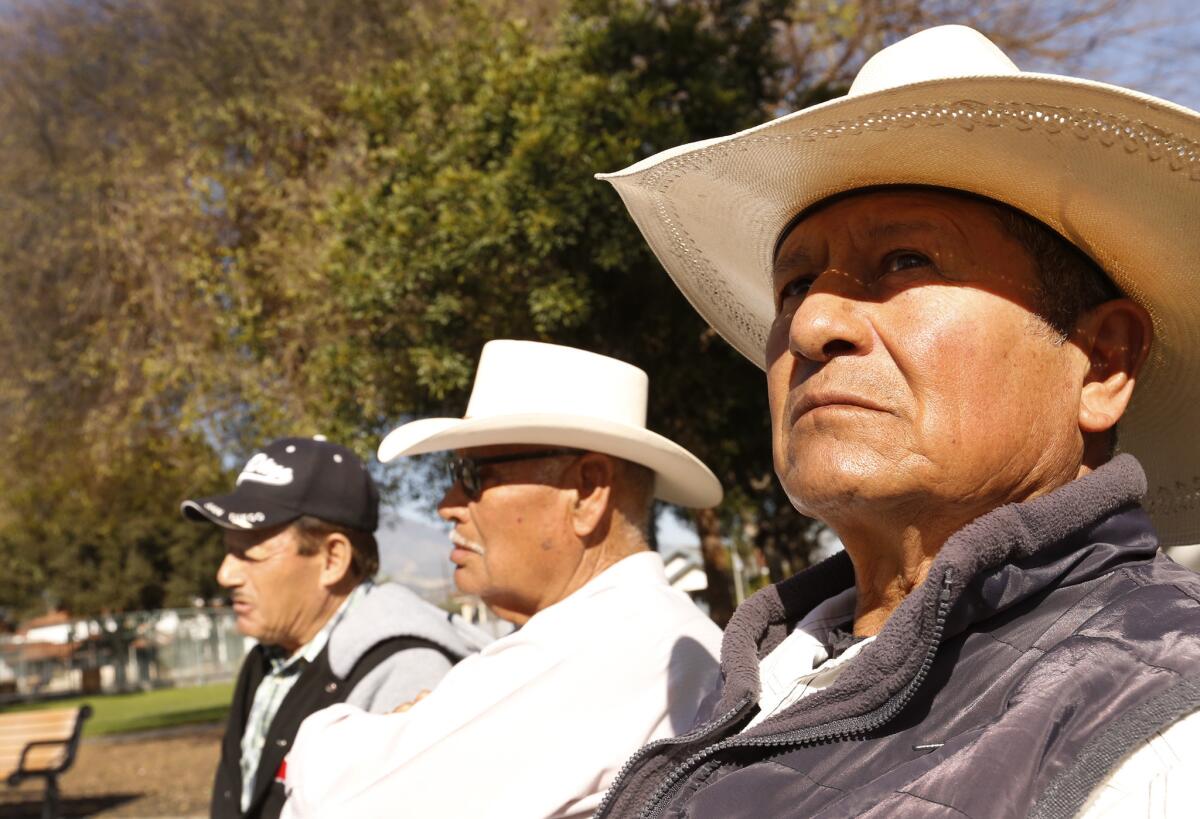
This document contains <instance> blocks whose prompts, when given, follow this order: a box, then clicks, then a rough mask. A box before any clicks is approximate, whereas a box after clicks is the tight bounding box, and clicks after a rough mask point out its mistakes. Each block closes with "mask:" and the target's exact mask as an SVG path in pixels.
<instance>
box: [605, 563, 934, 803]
mask: <svg viewBox="0 0 1200 819" xmlns="http://www.w3.org/2000/svg"><path fill="white" fill-rule="evenodd" d="M950 575H951V570H950V569H947V570H946V571H945V573H944V574H943V575H942V582H941V584H940V585H941V590H940V592H939V594H938V606H937V617H936V618H935V620H934V624H933V631H932V633H931V634H930V637H929V641H928V643H927V645H926V648H925V656H924V657H923V658H922V660H921V665H920V667H919V668H918V669H917V673H916V674H914V675H913V678H912V679H911V680H909V681H908V683H907V684H906V685H905V686H904V688H903V689H901V690H900V691H899V693H897V694H896V695H895V696H894V697H892V698H891V699H890V700H888V701H887V702H885V703H884V704H883V705H881V706H880V707H879V708H877V709H876V710H875V711H873V712H871V713H868V714H862V715H861V716H857V717H847V718H846V719H843V720H839V721H838V722H836V723H832V724H830V725H823V726H822V725H818V726H814V727H812V728H808V729H804V730H800V731H793V732H791V733H788V734H780V735H778V736H773V737H751V738H745V739H743V738H740V737H737V736H734V737H730V738H729V739H726V740H723V741H721V742H718V743H717V744H715V745H712V746H709V747H708V748H705V749H704V750H702V751H699V752H697V753H695V754H693V755H692V756H691V757H689V758H688V759H686V760H684V762H683V763H681V764H680V765H679V766H678V767H677V768H676V769H675V770H673V771H672V772H671V774H670V775H669V776H668V777H667V778H666V779H665V780H664V781H663V783H662V784H661V785H660V786H659V788H658V790H657V791H655V793H654V795H653V796H652V797H651V798H650V802H649V804H648V805H646V807H645V809H643V810H642V812H641V813H639V814H638V819H660V818H661V817H662V814H663V812H664V811H665V810H666V809H667V806H668V804H669V802H670V800H671V798H672V797H673V796H674V795H675V794H676V793H677V792H678V791H679V789H680V788H681V787H682V786H683V784H684V783H685V782H686V781H687V776H688V774H690V773H691V772H692V770H693V769H695V768H696V767H697V766H698V765H699V764H701V763H703V762H704V761H705V760H707V759H709V758H710V757H712V756H715V755H716V754H717V753H719V752H721V751H724V750H727V749H729V748H769V747H778V746H786V745H794V746H796V747H803V746H805V745H813V744H816V743H820V742H831V741H832V742H840V741H842V740H846V739H852V738H854V737H861V736H865V735H866V734H868V733H870V732H871V731H874V730H876V729H878V728H880V727H882V726H884V725H886V724H887V723H888V722H890V721H891V720H892V719H894V718H895V717H896V715H897V714H899V713H900V711H901V710H903V709H904V706H906V705H908V703H909V701H910V700H911V699H912V698H913V696H914V695H915V694H916V693H917V689H918V688H920V686H921V683H923V682H924V681H925V678H926V677H927V676H929V670H930V669H931V668H932V667H933V661H934V659H935V658H936V657H937V652H938V648H940V647H941V642H942V632H943V631H944V630H945V628H946V617H947V616H948V615H949V612H950V581H951V577H950ZM650 748H651V746H647V747H646V748H644V749H643V750H649V749H650ZM639 756H641V755H640V754H639ZM632 761H633V760H631V762H632ZM627 767H628V766H627ZM624 772H625V771H624V769H622V773H624ZM618 781H619V777H618V779H617V780H614V782H613V787H612V788H610V789H609V792H608V794H607V795H606V796H605V802H606V803H607V802H609V801H610V799H611V798H612V796H613V793H614V790H615V788H616V785H617V782H618ZM600 816H601V814H600V813H597V814H596V818H597V819H599V817H600Z"/></svg>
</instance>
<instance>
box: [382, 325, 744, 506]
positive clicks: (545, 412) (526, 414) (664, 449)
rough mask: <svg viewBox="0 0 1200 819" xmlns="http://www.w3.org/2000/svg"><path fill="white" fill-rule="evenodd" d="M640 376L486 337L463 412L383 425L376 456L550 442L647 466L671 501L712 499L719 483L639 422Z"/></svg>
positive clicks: (605, 361) (610, 361)
mask: <svg viewBox="0 0 1200 819" xmlns="http://www.w3.org/2000/svg"><path fill="white" fill-rule="evenodd" d="M649 387H650V379H649V378H647V376H646V373H645V372H644V371H642V370H640V369H638V368H637V367H635V366H633V365H632V364H626V363H625V362H624V361H618V360H617V359H615V358H609V357H608V356H603V355H597V354H596V353H589V352H586V351H585V350H577V349H575V348H573V347H561V346H559V345H557V344H542V343H540V342H536V341H507V340H500V341H489V342H488V343H487V344H485V345H483V352H482V353H481V354H480V356H479V369H478V370H477V371H476V373H475V385H474V386H473V387H472V389H471V398H470V401H468V403H467V414H466V416H465V417H463V418H424V419H421V420H419V421H412V422H410V423H407V424H405V425H403V426H401V427H398V428H397V429H394V430H392V432H391V433H389V434H388V436H387V437H386V438H384V439H383V443H381V444H380V445H379V460H381V461H383V462H384V463H387V462H388V461H390V460H393V459H395V458H398V457H400V456H402V455H420V454H421V453H424V452H439V451H441V450H446V449H465V448H467V447H477V446H488V445H491V444H553V445H556V446H565V447H574V448H577V449H583V450H587V451H589V452H603V453H605V454H608V455H615V456H616V457H618V458H623V459H625V460H627V461H633V462H634V463H638V464H641V465H642V466H645V467H648V468H650V469H652V470H654V473H655V482H654V494H655V497H657V498H659V499H660V500H664V501H667V502H668V503H675V504H678V505H680V506H690V507H694V508H708V507H710V506H716V505H717V504H718V503H720V502H721V495H722V492H721V483H720V481H718V480H717V478H716V476H715V475H713V473H712V472H711V471H710V470H709V468H708V467H707V466H705V465H704V464H703V463H701V462H700V459H699V458H697V457H696V456H695V455H693V454H692V453H690V452H688V451H687V450H686V449H684V448H683V447H681V446H679V444H676V443H675V442H673V441H670V440H668V439H666V438H664V437H663V436H661V435H659V434H657V433H654V432H651V431H650V430H648V429H646V397H647V393H648V391H649Z"/></svg>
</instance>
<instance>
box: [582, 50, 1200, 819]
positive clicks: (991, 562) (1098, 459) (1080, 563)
mask: <svg viewBox="0 0 1200 819" xmlns="http://www.w3.org/2000/svg"><path fill="white" fill-rule="evenodd" d="M607 179H609V181H611V182H612V183H613V185H614V186H615V187H616V188H617V190H618V191H619V193H620V195H621V196H622V198H623V199H624V201H625V204H626V205H627V206H628V208H629V210H630V212H631V214H632V215H633V218H634V220H635V221H636V222H637V224H638V226H639V227H640V228H641V230H642V232H643V234H644V235H645V236H646V238H647V240H648V241H649V242H650V244H651V246H652V247H653V248H654V251H655V252H656V254H657V255H658V258H659V259H660V261H661V262H662V263H663V265H664V267H666V269H667V271H668V273H670V275H671V276H672V277H673V278H674V280H675V282H676V283H677V284H678V285H679V287H680V289H681V290H682V291H683V292H684V293H685V294H686V295H687V297H688V298H689V299H690V300H691V302H692V304H693V305H695V306H696V308H697V310H699V311H700V313H701V314H702V315H703V316H704V317H705V318H706V319H707V320H708V321H709V322H710V323H711V324H712V326H713V327H714V328H715V329H716V330H717V331H718V332H720V333H721V334H722V335H723V336H724V337H725V338H726V339H727V340H728V341H729V342H730V343H732V344H733V345H734V346H735V347H737V349H739V350H740V351H741V352H743V353H744V354H745V355H746V356H747V357H748V358H750V359H751V360H752V361H753V362H755V363H756V364H758V365H759V366H761V367H763V368H764V369H765V370H766V375H767V390H768V395H769V398H770V407H771V419H770V421H771V431H772V442H773V451H774V459H775V467H776V472H777V474H778V476H779V479H780V481H781V482H782V484H783V486H784V488H785V489H786V490H787V493H788V496H789V497H790V498H791V499H792V502H793V504H794V505H795V506H796V507H797V509H799V510H800V511H802V512H804V513H806V514H809V515H813V516H815V517H817V518H819V519H821V520H823V521H824V522H825V523H826V524H828V525H829V526H830V527H831V528H832V529H833V530H834V531H835V532H836V533H837V534H838V535H839V537H840V538H841V540H842V542H843V543H844V545H845V553H844V554H841V555H838V556H835V557H834V558H831V559H830V560H827V561H825V562H823V563H821V564H819V565H817V566H814V567H812V568H810V569H808V570H806V571H804V572H801V573H800V574H798V575H796V576H794V577H792V578H790V579H788V580H786V581H784V582H783V583H780V584H778V585H776V586H773V587H770V588H768V589H765V590H763V591H762V592H760V593H758V594H757V595H755V596H754V597H752V598H751V599H750V600H748V601H747V602H746V603H745V604H743V605H742V606H741V607H740V608H739V609H738V611H737V612H736V613H735V615H734V617H733V619H732V621H731V622H730V624H729V627H728V628H727V629H726V634H725V640H724V644H723V650H722V666H723V679H722V685H721V686H720V688H719V690H718V691H716V692H714V696H713V698H712V700H713V707H712V708H711V709H709V710H710V712H711V716H710V717H709V718H708V719H707V721H706V722H705V723H704V724H702V725H701V726H700V727H698V728H697V729H696V730H695V731H693V732H691V733H690V734H688V735H687V736H684V737H679V738H677V739H674V740H668V741H665V742H663V743H659V744H657V745H655V746H649V747H647V748H644V749H643V750H642V751H640V752H639V753H638V754H636V755H635V756H634V757H633V758H632V759H631V761H630V763H629V765H628V767H627V768H626V769H625V770H624V771H623V773H622V775H621V776H620V777H619V778H618V781H617V782H616V783H615V784H614V786H613V788H612V789H611V790H610V791H609V794H608V796H607V797H606V798H605V801H604V803H603V805H602V807H601V809H600V810H599V811H598V812H597V816H601V817H610V816H620V817H630V816H654V817H680V816H687V817H689V818H690V819H702V818H703V817H721V818H722V819H730V817H751V816H753V817H759V816H805V817H834V816H837V817H842V816H862V815H866V816H878V817H891V816H946V817H950V816H955V817H962V816H969V817H984V816H987V817H1001V816H1027V815H1033V816H1073V815H1079V814H1080V813H1081V812H1082V813H1083V814H1084V815H1086V816H1093V817H1094V816H1122V817H1128V816H1151V815H1153V816H1181V815H1189V816H1190V815H1194V811H1195V805H1196V803H1197V799H1198V798H1200V786H1198V785H1197V777H1196V776H1195V773H1194V771H1195V765H1196V763H1197V761H1198V760H1200V717H1197V716H1196V713H1197V709H1200V578H1198V576H1197V575H1195V574H1194V573H1192V572H1191V571H1189V570H1187V569H1185V568H1183V567H1181V566H1178V565H1177V564H1175V563H1173V562H1171V561H1170V560H1169V559H1168V558H1166V557H1164V556H1162V555H1160V554H1158V553H1157V547H1158V546H1159V545H1171V544H1176V543H1181V542H1190V541H1194V540H1196V539H1197V536H1198V535H1200V436H1197V435H1196V434H1195V431H1194V428H1195V420H1196V406H1197V401H1198V400H1200V347H1198V342H1200V318H1198V316H1200V288H1198V287H1197V286H1196V270H1197V269H1198V268H1200V230H1197V225H1198V224H1200V207H1198V205H1200V114H1197V113H1196V112H1193V111H1189V110H1187V109H1184V108H1180V107H1179V106H1175V105H1172V104H1171V103H1169V102H1165V101H1163V100H1158V99H1154V98H1152V97H1148V96H1145V95H1143V94H1139V93H1136V92H1133V91H1129V90H1126V89H1122V88H1116V87H1113V86H1108V85H1103V84H1100V83H1095V82H1088V81H1084V80H1076V79H1072V78H1067V77H1058V76H1050V75H1038V74H1029V73H1024V72H1021V71H1019V70H1018V69H1017V68H1016V66H1015V65H1013V64H1012V62H1011V61H1009V60H1008V58H1007V57H1005V55H1004V54H1003V53H1002V52H1001V51H1000V50H999V49H998V48H996V47H995V46H994V45H993V44H992V43H990V42H989V41H987V40H986V39H985V38H984V37H983V36H982V35H980V34H978V33H977V32H974V31H972V30H970V29H966V28H962V27H958V26H947V27H942V28H936V29H930V30H928V31H925V32H922V33H920V34H917V35H914V36H912V37H910V38H908V39H906V40H904V41H901V42H899V43H897V44H895V45H893V46H891V47H889V48H887V49H884V50H883V51H882V52H880V53H879V54H877V55H876V56H875V57H873V58H872V59H871V60H870V61H868V62H867V64H866V65H865V66H864V67H863V69H862V71H861V72H860V73H859V75H858V78H857V79H856V80H855V82H854V84H853V86H852V87H851V89H850V91H849V93H848V94H847V95H846V96H845V97H842V98H840V99H836V100H832V101H830V102H827V103H823V104H821V105H817V106H814V107H812V108H809V109H806V110H804V111H800V112H798V113H796V114H792V115H790V116H786V117H783V118H781V119H778V120H775V121H774V122H770V123H767V124H765V125H762V126H760V127H758V128H753V129H750V130H748V131H745V132H742V133H739V134H735V135H733V136H730V137H725V138H720V139H713V140H708V141H705V142H702V143H696V144H693V145H686V146H682V147H680V148H675V149H672V150H669V151H666V152H664V153H662V154H659V155H657V156H654V157H650V158H649V159H646V160H644V161H643V162H639V163H638V164H636V165H634V166H633V167H631V168H628V169H626V170H624V171H621V172H619V173H616V174H612V175H610V176H608V177H607ZM1118 429H1119V438H1118V435H1117V430H1118ZM1118 449H1119V450H1120V451H1121V453H1122V454H1119V455H1114V453H1115V452H1116V451H1117V450H1118ZM1152 520H1153V523H1151V521H1152ZM1156 530H1157V533H1156Z"/></svg>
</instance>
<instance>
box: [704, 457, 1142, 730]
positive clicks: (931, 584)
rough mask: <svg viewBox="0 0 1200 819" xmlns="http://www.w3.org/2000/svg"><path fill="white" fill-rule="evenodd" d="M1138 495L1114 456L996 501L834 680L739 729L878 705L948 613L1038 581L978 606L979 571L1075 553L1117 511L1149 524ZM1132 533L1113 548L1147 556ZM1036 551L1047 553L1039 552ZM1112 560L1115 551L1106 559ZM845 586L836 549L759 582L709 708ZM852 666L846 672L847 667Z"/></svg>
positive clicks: (735, 691)
mask: <svg viewBox="0 0 1200 819" xmlns="http://www.w3.org/2000/svg"><path fill="white" fill-rule="evenodd" d="M1145 492H1146V476H1145V473H1144V472H1143V471H1142V468H1141V465H1140V464H1139V463H1138V462H1137V460H1136V459H1135V458H1133V456H1131V455H1119V456H1117V457H1116V458H1114V459H1113V460H1111V461H1110V462H1108V463H1107V464H1105V465H1104V466H1102V467H1100V468H1099V469H1097V470H1096V471H1094V472H1092V473H1091V474H1089V475H1086V476H1084V477H1083V478H1080V479H1078V480H1076V481H1072V482H1071V483H1069V484H1067V485H1065V486H1063V487H1060V488H1059V489H1057V490H1055V491H1054V492H1051V493H1049V494H1047V495H1044V496H1042V497H1039V498H1035V499H1033V500H1030V501H1026V502H1024V503H1015V504H1008V505H1006V506H1002V507H1000V508H998V509H995V510H993V511H991V512H989V513H987V514H986V515H983V516H981V517H979V518H977V519H976V520H975V521H973V522H971V523H969V524H968V525H966V526H964V527H963V528H962V529H960V530H959V531H958V532H956V533H955V534H954V535H952V536H951V537H950V539H949V540H947V541H946V544H945V545H944V546H943V547H942V550H941V551H940V552H939V553H938V555H937V557H936V558H935V559H934V562H933V564H932V566H931V567H930V571H929V575H928V577H927V579H926V580H925V582H924V583H923V584H922V585H921V586H919V587H918V588H917V589H916V590H915V591H914V592H913V593H912V594H910V595H909V596H908V597H907V598H906V599H905V600H904V602H903V603H902V604H901V605H900V606H899V607H898V608H897V609H896V610H895V611H894V612H893V613H892V615H891V617H890V618H889V619H888V621H887V623H886V625H885V626H884V628H883V630H882V631H881V632H880V633H879V635H878V637H877V638H876V639H875V640H874V642H872V644H871V645H869V646H867V647H866V648H865V649H864V650H863V652H862V653H861V654H860V655H859V656H858V657H857V658H856V659H855V661H854V663H853V664H852V666H850V667H848V669H847V673H845V674H843V675H842V676H841V678H840V679H839V680H838V682H837V683H836V684H835V685H833V686H831V687H830V688H827V689H825V690H824V691H821V692H819V693H817V694H814V695H813V696H811V697H807V698H805V699H803V700H801V701H800V702H798V703H796V704H795V705H793V706H792V707H791V708H788V709H787V710H785V711H784V712H782V713H781V714H779V715H777V716H775V717H772V718H771V719H768V720H765V721H764V722H763V723H762V724H761V725H759V726H757V727H755V728H754V729H753V730H751V731H748V732H747V736H750V735H759V734H761V735H772V734H776V733H780V732H784V731H793V730H803V729H805V728H808V727H811V726H813V725H817V724H820V723H827V722H832V721H835V720H837V719H840V718H849V717H850V716H853V715H856V714H862V713H865V712H866V711H869V710H871V709H872V708H879V707H882V706H883V705H884V704H885V703H886V702H887V701H888V700H889V699H890V698H891V697H892V696H894V695H895V694H896V693H898V692H899V691H900V690H901V689H902V688H903V687H904V686H905V685H907V684H908V683H909V682H910V681H911V680H912V679H913V678H914V677H915V676H916V674H917V672H918V667H919V665H920V663H921V662H922V660H923V658H924V647H925V646H927V645H928V644H929V643H930V642H931V641H935V640H940V639H941V638H942V636H943V635H942V629H943V626H944V624H945V623H946V622H947V620H949V622H950V626H951V627H950V629H949V630H948V632H947V633H953V632H954V631H957V630H961V629H962V628H965V627H966V625H967V624H968V621H969V620H970V619H972V618H973V617H978V616H982V615H983V614H984V613H989V614H990V613H994V612H995V611H996V608H995V606H996V605H1003V606H1005V607H1007V606H1011V605H1012V604H1013V603H1015V602H1016V601H1017V599H1024V598H1025V597H1027V596H1028V595H1029V594H1032V593H1034V592H1035V591H1036V585H1035V584H1036V583H1037V582H1039V581H1038V580H1037V579H1036V578H1035V579H1034V581H1032V582H1026V583H1025V584H1024V591H1023V593H1022V594H1021V595H1020V597H1019V598H1018V597H1017V596H1014V595H1013V594H1009V595H1008V596H1007V597H1002V598H1001V599H997V600H991V601H986V600H985V601H984V602H983V603H982V604H981V603H980V593H979V590H980V588H981V586H982V585H983V580H984V579H985V578H984V576H985V575H987V576H991V575H989V573H990V572H993V571H994V570H997V571H998V572H1000V573H1003V572H1009V573H1011V572H1014V571H1020V569H1019V568H1014V564H1015V563H1016V562H1017V561H1022V560H1023V559H1026V558H1029V557H1030V556H1033V555H1037V558H1038V559H1040V560H1041V561H1042V563H1045V562H1046V561H1047V560H1053V559H1054V558H1056V557H1059V556H1060V555H1059V553H1061V552H1063V551H1064V550H1066V551H1068V552H1069V551H1072V550H1078V549H1079V548H1082V547H1084V546H1086V545H1087V542H1088V541H1089V540H1094V539H1095V538H1088V537H1084V536H1083V535H1085V534H1086V533H1088V532H1089V531H1090V530H1092V529H1094V528H1095V527H1097V526H1102V525H1103V524H1104V523H1105V521H1106V520H1108V519H1109V518H1112V517H1113V516H1114V515H1115V514H1116V513H1118V512H1120V511H1121V510H1131V511H1133V515H1132V516H1133V517H1134V518H1136V520H1134V521H1133V522H1132V523H1130V522H1128V521H1127V522H1125V523H1123V524H1113V525H1112V526H1110V528H1114V527H1116V528H1120V527H1121V526H1124V527H1125V528H1126V529H1128V528H1129V527H1130V526H1132V527H1133V529H1135V530H1137V531H1143V530H1145V529H1146V528H1148V527H1149V521H1148V519H1146V518H1145V515H1144V513H1142V512H1141V511H1140V509H1136V507H1137V503H1138V501H1139V499H1140V498H1141V497H1142V496H1143V495H1144V494H1145ZM1112 534H1114V535H1120V534H1121V533H1120V532H1115V533H1112ZM1113 539H1114V541H1116V540H1119V539H1120V538H1119V537H1114V538H1113ZM1134 540H1136V543H1131V544H1130V545H1128V546H1125V547H1114V553H1120V554H1132V553H1137V555H1141V554H1142V553H1143V552H1145V553H1146V554H1145V557H1147V558H1149V557H1152V556H1153V552H1154V544H1153V543H1152V542H1151V541H1152V540H1153V539H1152V538H1150V539H1147V538H1144V537H1143V538H1141V539H1140V540H1137V539H1134ZM1043 550H1044V552H1045V554H1039V552H1042V551H1043ZM1117 557H1119V554H1115V555H1114V557H1113V559H1117ZM1061 562H1063V564H1064V565H1063V567H1060V568H1057V569H1056V568H1054V567H1051V568H1050V569H1048V570H1044V571H1043V574H1044V575H1046V580H1047V582H1048V581H1049V580H1050V579H1051V578H1052V577H1053V576H1055V572H1056V571H1057V572H1058V575H1057V576H1058V577H1059V578H1060V579H1061V573H1062V572H1069V571H1071V568H1070V566H1071V565H1073V564H1072V561H1071V560H1070V558H1069V555H1067V556H1064V557H1063V560H1062V561H1061ZM1078 562H1079V561H1078V560H1075V561H1074V563H1078ZM1093 563H1096V561H1093ZM1097 565H1099V564H1097ZM853 584H854V570H853V566H852V564H851V562H850V558H849V556H848V555H846V554H845V553H841V554H838V555H835V556H833V557H831V558H829V559H828V560H825V561H823V562H821V563H819V564H817V565H816V566H813V567H812V568H810V569H807V570H805V571H803V572H800V573H799V574H797V575H795V576H793V577H791V578H789V579H787V580H785V581H783V582H782V583H779V584H776V585H774V586H770V587H768V588H766V589H763V590H762V591H760V592H758V593H757V594H755V595H754V596H753V597H751V598H750V599H749V600H747V601H746V602H745V603H743V604H742V605H741V606H740V607H739V608H738V610H737V611H736V612H735V613H734V616H733V618H732V619H731V620H730V622H729V625H728V626H727V627H726V629H725V637H724V641H723V644H722V648H721V671H722V678H723V679H724V682H725V684H724V689H723V690H722V692H721V700H720V703H719V704H718V705H717V707H716V709H715V712H716V713H722V712H725V711H726V710H729V709H731V708H734V707H735V706H736V704H737V703H739V702H742V701H745V700H747V699H748V700H749V701H751V702H757V700H758V696H759V694H760V691H761V687H760V683H759V673H758V666H759V660H760V659H761V658H762V657H765V656H766V655H767V654H769V653H770V652H771V651H772V650H773V649H774V648H775V647H776V646H778V645H779V643H780V642H782V641H783V639H784V638H785V637H786V636H787V635H788V633H789V632H790V631H791V629H792V627H793V626H794V625H795V623H796V622H797V621H798V620H799V619H800V618H801V617H803V616H804V615H805V614H806V613H807V612H808V611H809V610H811V609H812V608H813V607H814V606H816V605H817V604H818V603H820V602H821V601H822V600H824V599H826V598H828V597H830V596H832V595H834V594H837V593H838V592H840V591H842V590H843V589H846V588H848V587H850V586H852V585H853ZM993 585H995V584H993ZM1011 586H1013V584H1011V583H1010V584H1006V586H1005V587H1006V588H1009V587H1011ZM985 597H986V595H985ZM960 600H961V601H963V602H964V606H961V607H959V609H957V610H954V614H953V616H950V617H949V618H947V616H946V614H947V612H948V611H950V610H953V609H954V606H955V604H956V603H958V602H959V601H960ZM985 610H986V612H985ZM964 611H966V612H967V613H966V614H964V613H963V612H964ZM851 668H853V669H854V673H849V672H850V669H851Z"/></svg>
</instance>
